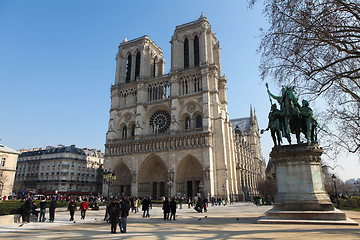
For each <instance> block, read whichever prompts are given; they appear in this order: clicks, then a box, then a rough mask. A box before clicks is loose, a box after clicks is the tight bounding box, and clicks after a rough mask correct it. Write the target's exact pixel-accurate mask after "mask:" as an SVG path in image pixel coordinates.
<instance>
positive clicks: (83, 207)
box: [80, 198, 89, 220]
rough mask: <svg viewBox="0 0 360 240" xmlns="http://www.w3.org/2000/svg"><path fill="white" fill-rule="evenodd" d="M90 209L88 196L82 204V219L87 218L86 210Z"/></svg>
mask: <svg viewBox="0 0 360 240" xmlns="http://www.w3.org/2000/svg"><path fill="white" fill-rule="evenodd" d="M88 209H89V204H88V203H87V202H86V198H84V200H83V202H82V203H81V205H80V211H81V219H83V220H85V215H86V211H87V210H88Z"/></svg>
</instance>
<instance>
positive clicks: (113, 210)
mask: <svg viewBox="0 0 360 240" xmlns="http://www.w3.org/2000/svg"><path fill="white" fill-rule="evenodd" d="M109 215H110V223H111V233H116V226H117V224H118V222H119V217H120V207H119V203H118V202H115V201H113V202H111V203H109Z"/></svg>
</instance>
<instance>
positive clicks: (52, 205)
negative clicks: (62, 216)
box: [49, 197, 57, 222]
mask: <svg viewBox="0 0 360 240" xmlns="http://www.w3.org/2000/svg"><path fill="white" fill-rule="evenodd" d="M56 207H57V202H56V198H55V197H53V198H52V199H51V202H50V207H49V221H50V222H54V219H55V209H56Z"/></svg>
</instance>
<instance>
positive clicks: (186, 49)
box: [184, 38, 189, 68]
mask: <svg viewBox="0 0 360 240" xmlns="http://www.w3.org/2000/svg"><path fill="white" fill-rule="evenodd" d="M188 67H189V40H188V39H187V38H185V41H184V68H188Z"/></svg>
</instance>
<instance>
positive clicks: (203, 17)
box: [199, 12, 206, 20]
mask: <svg viewBox="0 0 360 240" xmlns="http://www.w3.org/2000/svg"><path fill="white" fill-rule="evenodd" d="M201 19H206V17H205V16H204V12H201V15H200V17H199V20H201Z"/></svg>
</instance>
